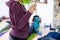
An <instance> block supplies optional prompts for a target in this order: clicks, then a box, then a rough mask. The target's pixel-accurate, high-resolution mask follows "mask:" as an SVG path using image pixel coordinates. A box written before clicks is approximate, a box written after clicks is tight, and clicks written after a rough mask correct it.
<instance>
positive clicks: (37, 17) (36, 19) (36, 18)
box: [33, 15, 40, 23]
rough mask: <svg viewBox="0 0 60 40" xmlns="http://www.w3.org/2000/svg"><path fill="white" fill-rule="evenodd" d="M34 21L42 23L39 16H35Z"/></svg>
mask: <svg viewBox="0 0 60 40" xmlns="http://www.w3.org/2000/svg"><path fill="white" fill-rule="evenodd" d="M33 21H34V22H37V23H39V22H40V18H39V16H37V15H36V16H34V18H33Z"/></svg>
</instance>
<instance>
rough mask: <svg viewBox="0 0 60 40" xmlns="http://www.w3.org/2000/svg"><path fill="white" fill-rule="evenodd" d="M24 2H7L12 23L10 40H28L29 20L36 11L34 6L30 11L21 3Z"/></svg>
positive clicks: (19, 0) (12, 0)
mask: <svg viewBox="0 0 60 40" xmlns="http://www.w3.org/2000/svg"><path fill="white" fill-rule="evenodd" d="M21 1H22V0H10V1H9V2H7V5H8V7H9V12H10V13H9V16H10V21H11V28H12V30H11V32H10V39H9V40H27V37H28V33H29V18H30V16H31V15H32V13H33V12H34V10H35V9H36V4H33V5H32V6H31V7H30V8H29V9H28V11H26V10H25V7H24V6H23V5H22V4H21V3H19V2H21Z"/></svg>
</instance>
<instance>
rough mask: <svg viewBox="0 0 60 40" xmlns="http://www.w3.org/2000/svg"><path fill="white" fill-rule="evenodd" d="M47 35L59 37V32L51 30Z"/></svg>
mask: <svg viewBox="0 0 60 40" xmlns="http://www.w3.org/2000/svg"><path fill="white" fill-rule="evenodd" d="M47 36H48V37H52V38H55V39H57V37H58V32H50V33H48V34H47Z"/></svg>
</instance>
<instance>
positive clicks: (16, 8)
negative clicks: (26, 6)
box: [11, 4, 32, 30]
mask: <svg viewBox="0 0 60 40" xmlns="http://www.w3.org/2000/svg"><path fill="white" fill-rule="evenodd" d="M19 8H21V9H19ZM11 9H12V12H13V13H14V16H13V18H14V19H13V20H14V22H15V25H17V27H15V28H17V29H19V30H20V29H21V28H23V27H24V26H25V25H26V24H27V23H28V21H29V18H30V16H31V14H32V13H30V12H29V11H24V10H23V8H22V6H19V5H18V4H14V5H13V6H12V7H11ZM13 10H14V11H13ZM18 13H25V14H24V15H23V16H22V17H21V18H19V21H18V16H17V14H18ZM17 21H18V22H17Z"/></svg>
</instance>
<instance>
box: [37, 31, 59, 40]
mask: <svg viewBox="0 0 60 40" xmlns="http://www.w3.org/2000/svg"><path fill="white" fill-rule="evenodd" d="M47 39H49V40H53V39H54V40H57V39H58V32H49V33H48V34H47V35H46V36H44V37H42V38H39V39H38V40H47ZM58 40H59V39H58Z"/></svg>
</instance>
